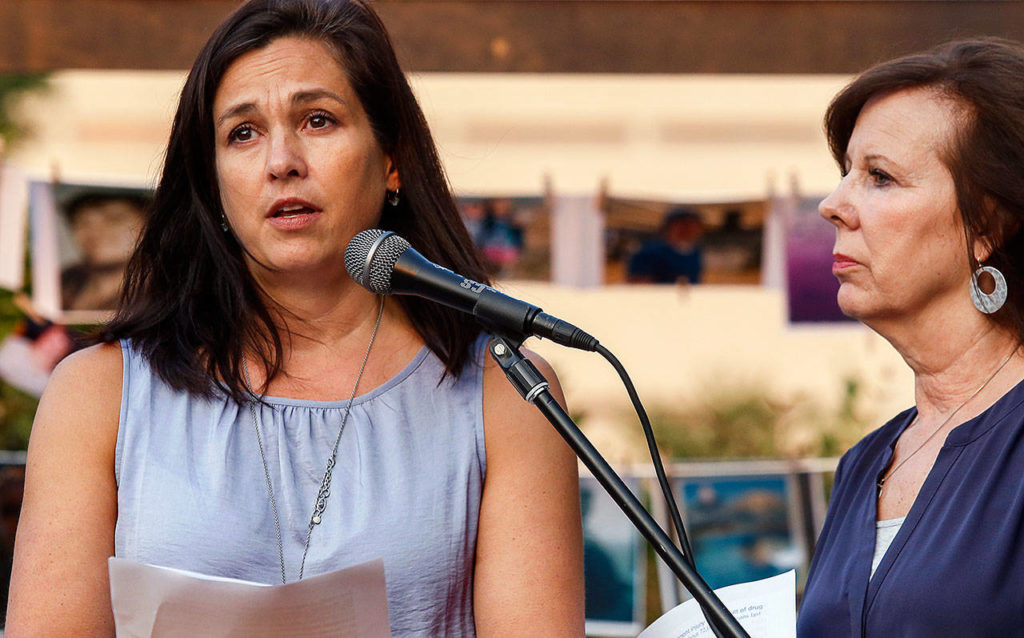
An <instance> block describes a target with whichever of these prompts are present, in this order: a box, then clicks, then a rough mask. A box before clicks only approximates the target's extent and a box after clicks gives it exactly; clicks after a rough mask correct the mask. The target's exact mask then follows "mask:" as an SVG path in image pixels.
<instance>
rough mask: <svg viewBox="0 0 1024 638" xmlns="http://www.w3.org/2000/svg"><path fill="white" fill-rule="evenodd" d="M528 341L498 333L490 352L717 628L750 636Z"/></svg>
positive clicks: (737, 636) (738, 637)
mask: <svg viewBox="0 0 1024 638" xmlns="http://www.w3.org/2000/svg"><path fill="white" fill-rule="evenodd" d="M522 342H523V340H522V339H513V338H510V337H504V336H495V337H494V338H493V339H491V342H490V344H488V350H490V353H491V357H493V358H494V360H495V361H497V362H498V365H499V366H501V369H502V370H504V371H505V376H507V377H508V379H509V381H510V382H511V383H512V385H513V386H515V388H516V390H517V391H518V392H519V394H520V395H522V397H523V398H524V399H526V400H527V401H529V402H531V403H533V404H534V405H536V406H537V407H538V408H539V409H540V411H541V413H543V414H544V416H545V417H546V418H547V420H548V421H550V422H551V425H553V426H555V429H556V430H558V433H559V434H561V435H562V438H564V439H565V441H566V442H567V443H568V444H569V446H570V447H571V448H572V449H573V451H574V452H575V453H576V456H578V457H579V458H580V460H581V461H583V464H584V465H586V466H587V468H588V469H590V471H591V472H592V473H593V474H594V477H595V478H596V479H597V480H598V482H599V483H601V485H602V487H604V489H605V491H606V492H608V494H609V495H611V497H612V499H614V500H615V503H616V504H617V505H618V506H619V508H621V509H622V511H623V513H625V514H626V516H627V517H628V518H629V520H630V521H631V522H632V523H633V525H634V527H636V528H637V530H639V532H640V533H641V534H642V535H643V536H644V538H646V539H647V542H649V543H650V544H651V547H653V548H654V551H656V552H657V553H658V555H659V556H661V558H662V559H663V560H664V561H665V563H666V564H667V565H668V566H669V568H670V569H671V570H672V571H673V572H674V573H675V575H676V577H677V578H679V580H680V582H682V584H683V586H684V587H686V590H687V591H689V592H690V594H691V595H692V596H693V597H694V598H695V599H696V600H697V602H698V603H699V604H700V606H701V607H702V608H703V609H704V612H705V615H706V616H707V618H708V621H709V623H711V624H712V625H714V626H713V629H718V630H720V631H721V634H722V635H724V636H730V637H731V638H750V636H749V634H747V632H746V631H745V630H744V629H743V627H741V626H740V623H739V621H737V620H736V618H735V617H734V616H733V615H732V614H731V613H729V610H728V609H726V607H725V605H724V604H723V603H722V601H721V600H720V599H719V598H718V596H717V595H716V594H715V592H714V591H713V590H712V589H711V587H709V586H708V584H707V583H706V582H704V579H703V578H701V577H700V575H699V574H698V573H697V572H696V571H695V570H694V569H693V568H691V567H690V566H689V564H687V562H686V559H685V558H684V557H683V554H682V552H680V551H679V548H678V547H676V546H675V544H673V543H672V540H671V539H670V538H669V536H668V534H666V533H665V531H664V530H663V529H661V527H659V526H658V524H657V523H655V522H654V518H653V517H652V516H651V515H650V513H649V512H648V511H647V510H646V509H644V506H643V505H642V504H641V503H640V501H639V500H637V498H636V497H635V496H633V493H632V492H630V491H629V488H628V487H626V484H625V483H623V481H622V479H621V478H619V476H618V475H617V474H616V473H615V470H613V469H612V467H611V466H610V465H608V462H607V461H605V460H604V458H603V457H602V456H601V454H600V453H599V452H598V451H597V449H596V448H595V447H594V446H593V444H591V443H590V441H589V440H588V439H587V437H586V436H584V435H583V432H581V431H580V429H579V427H577V426H576V424H575V423H574V422H573V420H572V419H571V418H570V417H569V415H568V414H566V413H565V410H563V409H562V406H560V405H559V404H558V402H557V401H555V399H554V397H552V396H551V392H550V390H549V389H548V382H547V380H546V379H545V378H544V376H543V375H542V374H541V373H540V371H539V370H537V368H536V367H535V366H534V365H533V363H531V362H530V361H529V360H528V359H526V358H525V357H524V356H523V355H522V354H521V353H520V352H519V346H520V345H522ZM716 633H718V632H716Z"/></svg>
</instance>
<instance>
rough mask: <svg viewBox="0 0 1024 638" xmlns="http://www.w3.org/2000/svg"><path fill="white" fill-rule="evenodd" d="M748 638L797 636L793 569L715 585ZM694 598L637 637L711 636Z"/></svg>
mask: <svg viewBox="0 0 1024 638" xmlns="http://www.w3.org/2000/svg"><path fill="white" fill-rule="evenodd" d="M715 593H716V594H718V597H719V598H720V599H722V602H723V603H724V604H725V606H726V608H728V609H729V611H731V612H732V613H733V615H734V616H736V620H738V621H739V622H740V625H742V626H743V628H744V629H746V630H747V633H748V634H750V636H751V638H796V572H795V571H793V570H790V571H788V572H786V573H784V574H779V575H778V576H772V577H771V578H765V579H763V580H755V581H752V582H749V583H740V584H738V585H730V586H728V587H722V588H721V589H716V590H715ZM713 636H714V634H713V633H712V632H711V630H710V629H709V628H708V623H707V620H705V619H704V614H702V613H701V611H700V607H699V606H698V605H697V601H695V600H688V601H686V602H685V603H683V604H682V605H679V606H677V607H674V608H672V609H670V610H669V611H668V612H667V613H665V614H664V615H663V616H662V617H661V618H659V619H657V620H655V621H654V623H652V624H651V626H650V627H648V628H647V629H645V630H643V632H641V634H640V635H639V636H637V638H706V637H707V638H713Z"/></svg>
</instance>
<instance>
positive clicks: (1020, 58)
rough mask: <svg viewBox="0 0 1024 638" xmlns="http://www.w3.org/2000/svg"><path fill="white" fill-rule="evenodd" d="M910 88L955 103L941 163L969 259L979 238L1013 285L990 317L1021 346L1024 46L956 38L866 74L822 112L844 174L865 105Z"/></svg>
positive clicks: (974, 264) (1023, 329) (972, 258)
mask: <svg viewBox="0 0 1024 638" xmlns="http://www.w3.org/2000/svg"><path fill="white" fill-rule="evenodd" d="M912 88H924V89H930V90H934V91H935V92H936V95H937V96H940V97H942V98H944V99H948V100H950V102H951V104H952V105H953V106H954V112H956V114H955V115H953V116H952V117H955V118H956V122H955V123H956V133H955V135H954V138H953V139H952V140H951V141H950V142H951V143H950V144H949V147H948V148H945V149H940V158H941V159H942V161H943V163H944V164H945V165H946V167H947V168H948V169H949V171H950V173H951V174H952V176H953V183H954V185H955V187H956V197H957V205H958V207H959V209H960V215H961V218H962V220H963V226H964V235H965V237H964V239H965V241H966V244H967V255H968V259H969V260H970V263H971V266H972V268H977V267H978V266H979V264H978V261H977V259H976V257H975V254H974V244H975V241H976V240H979V239H980V240H982V242H984V243H986V244H987V245H988V246H989V247H991V249H992V254H991V255H990V257H989V258H988V259H987V260H986V261H985V265H988V266H995V267H996V268H998V269H999V270H1000V271H1001V272H1002V273H1003V275H1004V276H1005V277H1006V282H1007V288H1008V295H1007V299H1006V303H1005V304H1004V305H1003V307H1002V309H1000V310H999V311H997V312H996V313H994V314H993V315H992V318H993V319H994V320H995V321H997V322H999V323H1000V324H1002V325H1004V326H1005V327H1007V328H1008V329H1010V330H1012V331H1013V332H1014V333H1015V334H1016V335H1017V338H1018V340H1019V341H1021V342H1024V233H1022V232H1021V229H1022V226H1024V47H1022V46H1021V45H1020V44H1018V43H1016V42H1011V41H1009V40H1003V39H999V38H977V39H971V40H958V41H954V42H950V43H947V44H944V45H941V46H938V47H936V48H934V49H932V50H930V51H926V52H923V53H917V54H913V55H908V56H905V57H902V58H897V59H895V60H890V61H888V62H883V63H882V64H879V65H878V66H875V67H872V68H871V69H868V70H867V71H865V72H863V73H861V74H860V75H859V76H857V78H856V79H854V80H853V82H851V83H850V84H849V85H847V86H846V88H844V89H843V90H842V91H841V92H840V93H839V94H838V95H837V96H836V97H835V98H834V99H833V100H832V103H831V104H830V105H829V108H828V111H827V112H826V114H825V132H826V134H827V136H828V143H829V149H830V150H831V151H832V156H833V157H834V158H835V160H836V162H838V163H839V166H840V169H842V167H843V166H844V164H845V161H846V149H847V145H848V144H849V142H850V136H851V135H853V129H854V126H855V125H856V123H857V117H858V116H859V115H860V112H861V110H862V109H863V108H864V105H865V104H866V103H867V102H868V100H870V99H871V98H873V97H882V96H885V95H889V94H892V93H895V92H897V91H901V90H904V89H912Z"/></svg>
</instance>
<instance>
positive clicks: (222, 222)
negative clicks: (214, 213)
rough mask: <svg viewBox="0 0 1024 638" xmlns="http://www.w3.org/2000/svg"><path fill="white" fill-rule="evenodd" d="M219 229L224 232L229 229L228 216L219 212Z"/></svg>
mask: <svg viewBox="0 0 1024 638" xmlns="http://www.w3.org/2000/svg"><path fill="white" fill-rule="evenodd" d="M220 229H221V230H223V231H224V232H225V233H226V232H228V231H229V230H231V229H230V228H228V218H227V217H226V216H225V215H224V213H221V214H220Z"/></svg>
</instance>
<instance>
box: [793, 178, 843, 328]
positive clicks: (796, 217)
mask: <svg viewBox="0 0 1024 638" xmlns="http://www.w3.org/2000/svg"><path fill="white" fill-rule="evenodd" d="M821 200H822V197H796V198H792V201H790V202H788V203H787V202H786V201H785V200H783V201H782V205H784V206H787V207H788V208H787V210H786V215H785V219H786V223H785V227H786V290H787V291H788V308H789V321H790V322H791V323H821V322H835V321H852V319H850V318H849V317H847V316H846V315H844V314H843V312H842V311H841V310H840V309H839V304H838V303H837V302H836V294H837V293H838V292H839V281H838V280H837V279H836V277H835V275H833V274H832V248H833V246H834V244H835V240H836V229H835V227H834V226H832V224H830V223H828V222H827V221H825V220H824V219H822V217H821V215H819V214H818V202H820V201H821Z"/></svg>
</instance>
